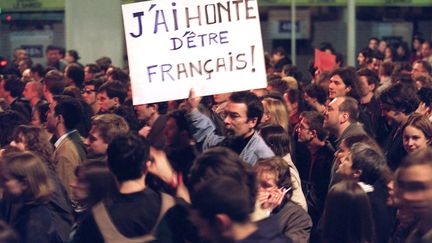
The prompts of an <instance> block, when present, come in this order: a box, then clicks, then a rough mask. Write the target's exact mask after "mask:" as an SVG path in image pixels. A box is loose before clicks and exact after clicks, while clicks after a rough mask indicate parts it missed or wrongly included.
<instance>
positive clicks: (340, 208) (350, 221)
mask: <svg viewBox="0 0 432 243" xmlns="http://www.w3.org/2000/svg"><path fill="white" fill-rule="evenodd" d="M321 223H322V227H320V228H321V229H322V232H321V242H323V243H334V242H344V243H373V242H375V239H374V238H375V236H374V221H373V218H372V211H371V205H370V203H369V198H368V196H367V194H366V192H365V191H363V189H362V188H361V187H360V186H359V185H358V184H357V182H355V181H342V182H340V183H338V184H336V185H334V186H333V187H332V188H331V189H330V191H329V193H328V195H327V200H326V203H325V208H324V213H323V217H322V219H321Z"/></svg>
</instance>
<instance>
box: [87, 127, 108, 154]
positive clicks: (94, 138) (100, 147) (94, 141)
mask: <svg viewBox="0 0 432 243" xmlns="http://www.w3.org/2000/svg"><path fill="white" fill-rule="evenodd" d="M84 144H85V145H86V147H87V150H88V152H89V154H92V155H103V154H106V152H107V149H108V144H107V143H105V141H104V140H103V139H102V137H101V136H100V134H99V131H98V130H97V128H96V127H95V126H94V125H92V128H91V129H90V132H89V135H88V137H87V139H86V140H85V141H84Z"/></svg>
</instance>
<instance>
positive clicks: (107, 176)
mask: <svg viewBox="0 0 432 243" xmlns="http://www.w3.org/2000/svg"><path fill="white" fill-rule="evenodd" d="M75 175H76V177H77V180H78V181H79V182H82V183H84V184H85V185H87V188H88V198H87V200H86V203H87V206H89V207H91V206H92V205H94V204H96V203H97V202H99V201H101V200H110V199H112V198H113V197H114V196H115V194H116V193H117V191H118V188H117V184H116V181H115V178H114V176H113V174H112V173H111V171H110V170H109V168H108V166H107V164H106V163H105V162H102V161H90V162H87V163H84V164H81V165H79V166H78V167H77V168H76V169H75Z"/></svg>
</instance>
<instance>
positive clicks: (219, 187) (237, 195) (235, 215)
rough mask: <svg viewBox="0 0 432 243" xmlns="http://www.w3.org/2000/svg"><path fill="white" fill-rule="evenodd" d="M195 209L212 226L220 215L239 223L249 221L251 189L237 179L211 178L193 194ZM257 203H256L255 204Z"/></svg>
mask: <svg viewBox="0 0 432 243" xmlns="http://www.w3.org/2000/svg"><path fill="white" fill-rule="evenodd" d="M191 199H192V205H193V208H195V209H197V210H198V212H199V215H200V216H201V217H203V218H204V219H206V220H208V221H209V222H210V223H211V224H212V225H213V223H214V222H215V221H214V219H215V217H216V215H218V214H226V215H228V217H229V218H230V219H231V220H232V221H233V222H237V223H244V222H246V221H247V220H249V214H250V212H249V211H248V207H245V205H248V204H250V203H251V202H250V198H249V189H248V187H247V186H246V185H244V184H242V183H240V182H239V181H237V180H236V179H235V178H231V177H227V176H221V177H213V178H210V179H208V180H206V181H204V182H202V183H200V184H198V185H196V187H195V189H194V190H193V191H192V193H191ZM254 203H255V202H254Z"/></svg>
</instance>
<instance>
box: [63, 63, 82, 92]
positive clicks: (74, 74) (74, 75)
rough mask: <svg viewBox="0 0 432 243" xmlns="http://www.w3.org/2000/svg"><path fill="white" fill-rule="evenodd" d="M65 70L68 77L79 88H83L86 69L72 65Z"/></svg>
mask: <svg viewBox="0 0 432 243" xmlns="http://www.w3.org/2000/svg"><path fill="white" fill-rule="evenodd" d="M65 70H66V71H67V72H66V77H68V78H70V79H72V80H73V82H74V83H75V85H76V86H77V87H78V88H82V85H83V83H84V69H83V68H82V67H81V66H80V65H78V64H76V63H71V64H69V65H68V66H67V67H66V69H65Z"/></svg>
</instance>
